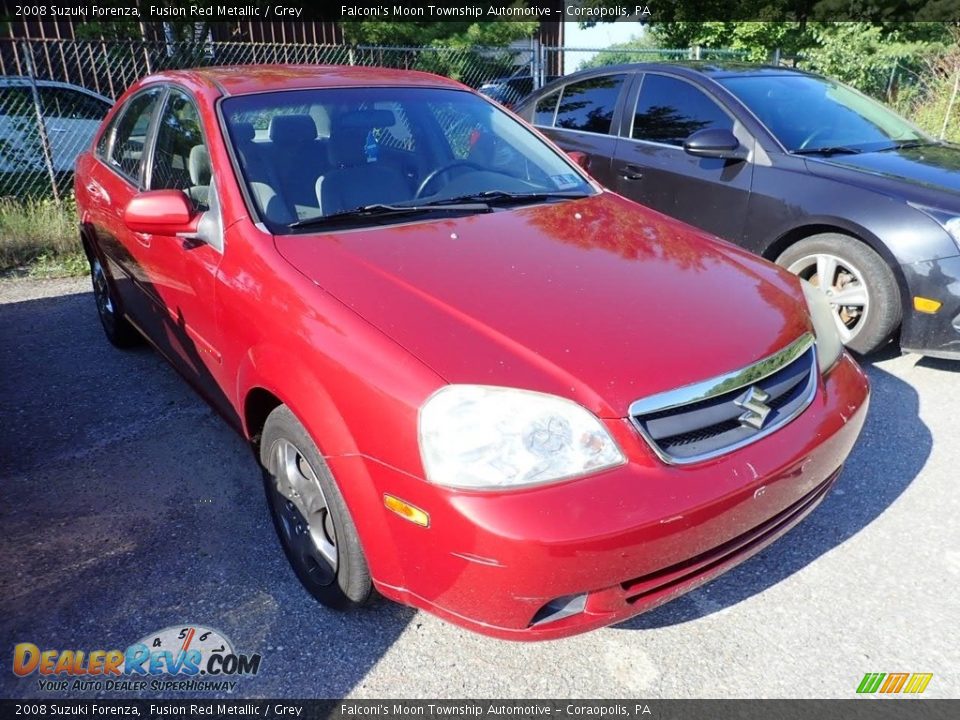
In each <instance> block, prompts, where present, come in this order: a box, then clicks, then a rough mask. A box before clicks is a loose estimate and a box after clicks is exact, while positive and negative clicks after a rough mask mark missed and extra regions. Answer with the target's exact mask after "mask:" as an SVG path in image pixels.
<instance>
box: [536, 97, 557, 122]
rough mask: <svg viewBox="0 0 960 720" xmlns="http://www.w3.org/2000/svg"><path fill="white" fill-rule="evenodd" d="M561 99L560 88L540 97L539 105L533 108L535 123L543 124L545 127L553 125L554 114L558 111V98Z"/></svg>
mask: <svg viewBox="0 0 960 720" xmlns="http://www.w3.org/2000/svg"><path fill="white" fill-rule="evenodd" d="M559 99H560V91H559V90H557V91H556V92H552V93H550V94H549V95H545V96H544V97H542V98H540V99H539V100H538V101H537V107H536V108H534V110H533V124H534V125H543V126H544V127H552V126H553V116H554V114H555V113H556V111H557V100H559Z"/></svg>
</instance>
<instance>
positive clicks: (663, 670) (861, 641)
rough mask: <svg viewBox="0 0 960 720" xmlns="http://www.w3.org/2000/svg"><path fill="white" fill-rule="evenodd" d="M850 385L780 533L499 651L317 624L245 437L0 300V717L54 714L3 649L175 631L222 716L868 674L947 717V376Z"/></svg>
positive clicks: (150, 368) (397, 618)
mask: <svg viewBox="0 0 960 720" xmlns="http://www.w3.org/2000/svg"><path fill="white" fill-rule="evenodd" d="M867 370H868V372H869V375H870V379H871V381H872V384H873V400H872V405H871V409H870V414H869V417H868V420H867V425H866V429H865V431H864V433H863V436H862V437H861V439H860V441H859V444H858V445H857V447H856V449H855V450H854V452H853V454H852V456H851V457H850V460H849V462H848V464H847V466H846V469H845V471H844V473H843V475H842V477H841V479H840V481H839V483H838V485H837V486H836V489H835V490H834V491H833V492H832V494H831V495H830V496H829V497H828V498H827V499H826V500H825V501H824V503H823V504H822V505H821V506H820V508H819V509H817V510H816V512H815V513H814V514H813V515H812V516H811V517H809V518H808V519H807V520H805V521H804V522H803V523H802V524H801V525H800V526H798V527H797V528H796V529H795V530H793V531H792V532H791V533H790V534H789V535H787V536H786V537H784V538H782V539H781V540H779V541H778V542H776V543H775V544H774V545H772V546H771V547H770V548H768V549H767V550H765V551H764V552H762V553H761V554H759V555H758V556H756V557H754V558H753V559H751V560H749V561H748V562H746V563H744V564H743V565H741V566H739V567H738V568H736V569H735V570H733V571H732V572H730V573H728V574H727V575H725V576H723V577H721V578H719V579H717V580H715V581H714V582H712V583H710V584H708V585H706V586H704V587H702V588H701V589H699V590H697V591H695V592H693V593H691V594H689V595H687V596H685V597H682V598H680V599H678V600H676V601H674V602H672V603H670V604H668V605H665V606H663V607H661V608H659V609H657V610H654V611H653V612H650V613H648V614H646V615H641V616H639V617H637V618H635V619H633V620H631V621H629V622H627V623H625V624H622V625H619V626H616V627H611V628H606V629H603V630H600V631H595V632H592V633H588V634H586V635H581V636H578V637H574V638H570V639H567V640H561V641H553V642H549V643H536V644H517V643H510V642H505V641H499V640H492V639H488V638H484V637H481V636H478V635H474V634H472V633H470V632H468V631H465V630H461V629H459V628H456V627H454V626H452V625H449V624H447V623H444V622H442V621H440V620H438V619H435V618H434V617H432V616H430V615H427V614H425V613H422V612H417V611H414V610H411V609H408V608H405V607H401V606H399V605H395V604H392V603H389V602H387V601H383V600H381V601H379V602H378V603H376V604H375V605H374V606H372V607H370V608H366V609H364V610H362V611H359V612H356V613H354V614H342V613H337V612H333V611H330V610H327V609H325V608H323V607H321V606H320V605H318V604H317V603H316V602H314V601H313V600H312V599H311V598H310V597H309V596H308V595H307V594H306V593H305V592H304V591H303V590H301V588H300V586H299V584H298V583H297V580H296V579H295V577H294V575H293V572H292V571H291V570H290V569H289V567H288V565H287V562H286V560H285V558H284V556H283V553H282V551H281V549H280V546H279V544H278V541H277V540H276V538H275V536H274V531H273V528H272V526H271V523H270V519H269V516H268V513H267V507H266V504H265V501H264V497H263V492H262V486H261V480H260V474H259V470H258V467H257V465H256V463H255V462H254V459H253V456H252V455H251V453H250V451H249V449H248V448H247V446H246V445H245V443H244V442H243V440H242V439H241V438H240V437H239V436H238V435H236V434H235V433H234V432H233V430H231V429H230V428H229V427H228V426H227V425H226V424H225V423H224V422H223V421H222V420H221V419H220V418H219V416H218V415H216V414H215V413H214V412H213V411H212V410H210V409H209V408H208V407H207V406H206V405H205V404H204V403H203V401H202V400H200V399H199V398H198V397H197V396H196V395H195V394H194V393H193V392H192V391H191V390H190V389H189V387H188V386H187V385H186V384H185V383H184V382H183V381H182V380H181V379H180V378H179V376H178V375H177V374H176V373H175V372H174V371H173V370H172V369H171V368H169V367H168V366H167V365H166V364H165V363H164V361H163V360H162V359H161V358H160V357H159V356H158V355H157V354H156V353H154V352H153V351H151V350H149V349H147V348H142V349H136V350H132V351H118V350H115V349H114V348H113V347H111V346H110V345H109V344H108V343H107V342H106V340H105V339H104V337H103V334H102V331H101V329H100V326H99V323H98V321H97V317H96V312H95V309H94V302H93V297H92V295H91V294H90V292H89V287H88V281H87V280H48V281H37V280H4V281H2V282H0V697H38V696H39V697H48V698H51V699H52V698H56V697H58V696H59V697H65V696H66V694H64V693H61V694H59V695H58V694H57V693H45V692H41V691H40V690H39V688H38V685H37V675H36V674H34V675H32V676H29V677H27V678H19V677H17V676H15V675H14V674H13V672H12V667H11V665H12V655H13V646H14V644H16V643H21V642H30V643H34V644H36V645H37V646H38V647H41V648H42V649H47V648H56V649H66V648H75V649H86V650H89V649H111V648H125V647H127V646H128V645H129V644H131V643H133V642H135V641H136V640H138V639H140V638H142V637H144V636H146V635H148V634H150V633H152V632H154V631H158V630H160V629H162V628H165V627H168V626H178V625H183V624H188V623H190V624H199V625H202V626H205V627H210V628H215V629H217V630H219V631H221V632H222V633H223V634H224V635H225V636H227V637H228V638H229V639H230V640H231V641H232V642H233V645H234V647H235V649H236V650H238V651H240V652H244V653H260V654H261V655H262V658H263V659H262V665H261V668H260V671H259V673H258V674H257V675H256V676H253V677H246V678H242V679H239V680H238V681H237V685H236V688H235V690H234V691H233V694H232V695H231V696H232V697H291V698H307V697H356V698H369V697H390V698H405V697H410V698H418V697H424V698H427V697H429V698H445V697H450V698H461V697H472V698H481V697H491V698H494V697H496V698H543V697H575V698H576V697H586V698H607V699H610V698H619V697H625V698H645V699H655V698H662V697H668V698H701V697H706V698H726V697H763V698H779V697H831V698H851V697H854V695H855V690H856V687H857V685H858V684H859V682H860V680H861V678H862V677H863V675H864V673H867V672H888V673H889V672H929V673H933V679H932V680H931V682H930V684H929V685H928V687H927V690H926V692H925V693H924V694H925V696H927V697H953V698H956V697H960V674H958V673H960V623H958V619H960V593H958V592H957V591H958V587H960V529H958V528H960V523H958V518H960V472H958V471H960V442H958V438H960V362H956V363H952V362H948V361H942V360H932V359H925V358H921V357H919V356H917V355H903V356H901V355H899V354H898V353H896V352H894V351H890V352H887V353H886V354H884V355H883V356H881V357H879V358H876V359H874V360H872V362H870V363H868V364H867ZM94 694H95V693H94ZM123 695H124V694H123V693H121V694H119V696H123ZM127 695H128V696H129V695H130V694H129V693H128V694H127ZM110 696H114V695H110ZM142 696H143V697H151V696H154V697H155V696H156V695H155V694H154V693H145V694H143V695H142ZM169 696H170V697H180V695H178V694H177V693H172V694H170V695H169Z"/></svg>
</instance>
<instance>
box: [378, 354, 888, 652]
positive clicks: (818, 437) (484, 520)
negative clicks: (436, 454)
mask: <svg viewBox="0 0 960 720" xmlns="http://www.w3.org/2000/svg"><path fill="white" fill-rule="evenodd" d="M868 396H869V390H868V383H867V380H866V377H865V375H864V374H863V372H862V371H861V370H860V368H859V367H858V366H857V365H856V363H855V362H853V360H852V359H851V358H850V357H849V356H848V355H847V354H846V353H844V355H843V357H842V359H841V360H840V362H839V363H838V364H837V366H835V367H834V368H833V370H832V371H831V372H830V373H829V375H828V376H827V378H826V380H825V381H824V380H820V386H819V387H818V389H817V394H816V397H815V398H814V400H813V402H812V404H811V405H810V407H809V408H808V409H807V410H806V411H805V412H804V413H802V414H801V415H800V416H799V417H797V418H796V419H795V420H793V421H792V422H790V423H789V424H787V425H786V426H784V427H783V428H781V429H780V430H778V431H776V432H774V433H773V434H772V435H770V436H769V437H767V438H764V439H763V440H760V441H758V442H756V443H754V444H752V445H749V446H747V447H744V448H742V449H740V450H737V451H735V452H732V453H730V454H729V455H725V456H723V457H720V458H716V459H714V460H711V461H707V462H703V463H698V464H694V465H687V466H682V467H679V466H677V467H673V466H668V465H665V464H664V463H663V462H661V461H660V460H658V459H657V458H656V457H655V456H654V455H653V453H652V451H651V450H650V449H649V447H648V446H646V445H645V444H644V442H643V440H642V439H640V437H639V435H638V434H637V433H636V431H635V430H634V429H633V428H632V426H630V425H629V423H628V422H627V421H626V420H623V421H615V420H611V421H608V426H609V427H610V429H611V432H612V433H613V434H615V436H616V439H617V441H618V442H619V443H620V445H621V447H622V448H623V449H624V452H625V454H626V455H627V457H629V458H631V461H630V462H629V463H628V464H627V465H625V466H622V467H619V468H615V469H612V470H609V471H606V472H603V473H600V474H598V475H594V476H592V477H588V478H582V479H579V480H574V481H570V482H566V483H562V484H557V485H551V486H545V487H539V488H530V489H526V490H520V491H514V492H509V493H476V492H474V493H467V492H457V491H450V490H446V489H442V488H438V487H436V486H431V485H429V484H428V483H424V482H423V481H422V480H419V479H417V478H412V477H411V476H409V475H406V474H403V473H400V472H399V471H397V470H395V469H392V468H389V467H387V466H384V465H380V464H378V463H376V462H375V461H372V460H369V459H366V460H365V461H364V462H365V463H366V465H367V468H366V469H367V471H368V472H369V477H370V479H371V480H372V481H373V482H374V483H375V484H376V486H377V487H376V489H377V491H378V493H379V494H382V493H390V494H392V495H396V496H398V497H401V498H403V499H404V500H406V501H407V502H410V503H412V504H414V505H417V506H418V507H420V508H422V509H423V510H425V511H427V512H428V513H429V514H430V526H429V527H427V528H423V527H419V526H416V525H413V524H412V523H410V522H407V521H405V520H403V519H401V518H399V517H397V516H395V515H393V514H392V513H388V512H386V511H384V514H383V518H382V522H383V523H384V524H385V525H386V526H387V527H388V528H389V531H390V535H391V537H392V542H391V546H392V547H391V548H390V556H391V564H390V566H389V567H385V566H384V565H383V564H382V563H378V561H377V557H378V555H379V552H378V549H377V548H374V547H370V546H369V545H368V544H366V543H365V550H366V551H367V554H368V557H369V559H370V560H371V563H370V564H371V570H372V573H373V576H374V578H375V583H376V585H377V588H378V589H379V590H380V592H381V593H383V594H384V595H386V596H388V597H390V598H392V599H395V600H397V601H400V602H404V603H407V604H410V605H414V606H417V607H420V608H423V609H425V610H428V611H430V612H433V613H435V614H437V615H439V616H441V617H443V618H445V619H447V620H450V621H452V622H454V623H457V624H459V625H462V626H464V627H467V628H469V629H472V630H475V631H477V632H480V633H483V634H487V635H493V636H497V637H502V638H508V639H514V640H535V639H548V638H557V637H563V636H566V635H572V634H575V633H579V632H583V631H586V630H590V629H592V628H597V627H601V626H604V625H609V624H611V623H616V622H620V621H622V620H625V619H627V618H629V617H631V616H633V615H637V614H639V613H642V612H644V611H646V610H649V609H651V608H653V607H656V606H657V605H660V604H662V603H665V602H667V601H669V600H671V599H672V598H674V597H676V596H678V595H680V594H682V593H685V592H687V591H689V590H691V589H693V588H694V587H696V586H698V585H700V584H702V583H704V582H706V581H708V580H709V579H711V578H713V577H715V576H716V575H719V574H720V573H722V572H724V571H726V570H728V569H729V568H731V567H733V566H734V565H736V564H737V563H739V562H742V561H743V560H745V559H746V558H748V557H750V556H751V555H752V554H754V553H756V552H758V551H759V550H760V549H762V548H763V547H765V546H766V545H768V544H769V543H771V542H773V540H775V539H776V538H777V537H779V536H780V535H782V534H783V533H785V532H786V531H787V530H789V529H790V528H791V527H793V526H794V525H796V524H797V523H798V522H800V520H802V519H803V518H804V517H805V516H806V515H807V514H808V513H810V512H811V511H812V510H813V509H814V507H816V505H817V504H818V503H819V502H820V500H821V499H822V498H823V497H824V495H825V494H826V492H827V491H828V490H829V488H830V486H831V485H832V483H833V482H834V480H835V478H836V476H837V474H838V473H839V469H840V466H841V465H842V464H843V462H844V460H845V459H846V457H847V455H848V454H849V452H850V450H851V448H852V447H853V444H854V442H855V441H856V439H857V436H858V435H859V433H860V429H861V427H862V425H863V422H864V418H865V416H866V409H867V403H868ZM361 539H363V538H362V537H361ZM584 594H585V595H586V598H585V602H583V599H582V598H581V599H580V601H581V603H582V609H579V610H578V611H577V612H575V613H574V614H571V615H568V616H566V617H560V618H559V619H554V620H552V621H551V620H548V621H544V622H534V620H535V618H540V617H543V612H542V609H543V608H544V606H545V605H546V604H547V603H549V602H551V601H553V600H555V599H557V598H560V597H564V596H580V595H584ZM538 612H540V615H538Z"/></svg>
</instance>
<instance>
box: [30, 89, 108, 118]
mask: <svg viewBox="0 0 960 720" xmlns="http://www.w3.org/2000/svg"><path fill="white" fill-rule="evenodd" d="M44 89H47V90H48V92H49V95H50V97H51V99H52V100H53V101H54V102H53V104H51V105H48V104H47V103H48V99H47V98H46V97H45V98H44V100H43V104H44V106H45V107H47V108H48V110H47V112H50V113H51V114H54V113H55V114H56V116H57V117H61V118H67V119H69V120H103V118H104V116H106V114H107V112H108V111H109V110H110V105H109V104H107V103H105V102H103V100H98V99H97V98H95V97H92V96H90V95H87V94H86V93H82V92H80V91H78V90H70V89H69V88H44ZM51 108H52V109H51Z"/></svg>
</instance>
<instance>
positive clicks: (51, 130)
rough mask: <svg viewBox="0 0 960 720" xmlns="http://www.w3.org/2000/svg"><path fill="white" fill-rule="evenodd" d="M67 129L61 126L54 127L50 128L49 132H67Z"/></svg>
mask: <svg viewBox="0 0 960 720" xmlns="http://www.w3.org/2000/svg"><path fill="white" fill-rule="evenodd" d="M66 131H67V129H66V128H61V127H54V128H50V129H49V130H48V132H52V133H65V132H66Z"/></svg>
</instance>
